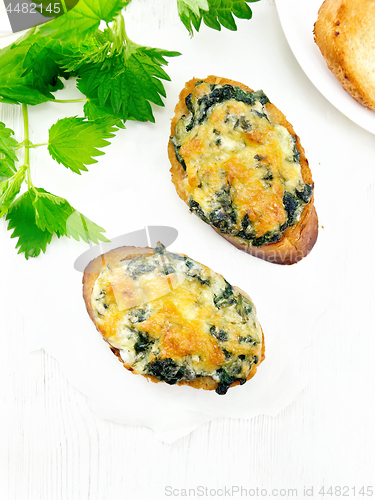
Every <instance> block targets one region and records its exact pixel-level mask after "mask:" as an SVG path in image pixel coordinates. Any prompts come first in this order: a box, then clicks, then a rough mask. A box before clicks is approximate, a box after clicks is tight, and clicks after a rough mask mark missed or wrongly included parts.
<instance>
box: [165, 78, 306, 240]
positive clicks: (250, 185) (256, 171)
mask: <svg viewBox="0 0 375 500" xmlns="http://www.w3.org/2000/svg"><path fill="white" fill-rule="evenodd" d="M228 89H229V90H228ZM227 90H228V92H227ZM266 102H268V99H267V98H266V96H264V94H262V93H259V92H258V93H249V92H247V93H245V92H244V91H241V90H240V89H238V88H236V87H232V86H230V85H225V86H221V85H215V84H209V83H205V82H203V83H202V82H201V83H199V82H198V83H197V85H196V87H195V89H194V91H193V92H192V93H191V94H190V95H189V96H188V100H187V107H188V109H189V110H190V113H189V114H188V115H185V116H183V117H182V118H181V119H180V120H179V121H178V122H177V125H176V129H175V135H174V136H173V137H172V142H173V144H174V147H175V151H176V157H177V159H178V161H180V162H181V164H182V165H183V167H184V169H185V172H186V176H185V178H184V179H183V188H184V190H185V193H186V196H187V199H188V201H189V204H190V208H191V210H192V211H194V212H195V213H196V214H197V215H199V216H200V217H201V218H202V219H203V220H204V221H205V222H208V223H209V224H211V225H213V226H215V227H216V228H218V229H219V231H221V232H222V233H224V234H231V235H233V236H236V237H239V238H244V239H245V240H249V241H250V242H251V244H255V245H257V241H256V240H257V239H258V241H259V243H260V244H263V243H267V242H269V241H276V240H277V238H280V237H281V234H282V232H283V231H285V229H286V228H287V227H288V225H292V224H295V223H296V222H297V221H298V220H299V217H300V215H301V213H302V210H303V207H304V206H305V204H306V203H307V202H308V200H309V199H310V197H311V193H312V187H311V186H309V185H306V184H305V183H304V181H303V178H302V173H301V166H300V164H299V152H298V150H297V149H296V139H295V137H294V136H292V135H291V134H290V133H289V132H288V130H287V129H286V128H285V127H283V126H282V125H279V124H276V123H273V122H272V121H271V119H270V117H269V116H268V114H267V110H266V108H265V107H264V104H265V103H266ZM223 193H224V194H225V196H224V194H223ZM244 229H245V231H244ZM265 235H266V237H267V238H268V240H267V241H264V242H263V243H262V241H263V240H260V239H261V238H262V237H263V236H265ZM272 235H275V237H274V239H273V240H272V239H271V238H272Z"/></svg>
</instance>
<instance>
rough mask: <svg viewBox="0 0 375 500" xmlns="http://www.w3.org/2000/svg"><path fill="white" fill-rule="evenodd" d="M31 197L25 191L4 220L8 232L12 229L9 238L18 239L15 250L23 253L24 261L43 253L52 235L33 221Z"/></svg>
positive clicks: (33, 212) (28, 192)
mask: <svg viewBox="0 0 375 500" xmlns="http://www.w3.org/2000/svg"><path fill="white" fill-rule="evenodd" d="M32 202H33V196H32V194H31V191H27V192H26V193H24V194H23V195H22V196H20V197H19V198H17V199H16V201H15V202H14V203H13V204H12V206H11V208H10V210H9V212H8V214H7V217H6V220H8V221H9V224H8V230H9V231H11V230H12V229H13V233H12V236H11V238H18V241H17V244H16V248H18V253H24V254H25V258H26V260H28V259H29V257H38V255H39V254H40V252H43V253H45V251H46V248H47V245H48V243H50V242H51V240H52V233H49V232H48V231H42V230H41V229H40V228H39V227H38V226H37V224H36V221H35V209H34V207H33V203H32Z"/></svg>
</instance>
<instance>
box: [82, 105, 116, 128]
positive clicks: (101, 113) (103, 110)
mask: <svg viewBox="0 0 375 500" xmlns="http://www.w3.org/2000/svg"><path fill="white" fill-rule="evenodd" d="M83 112H84V113H85V116H86V118H87V119H88V120H99V119H103V118H104V119H109V118H111V119H112V120H113V125H114V126H115V127H117V128H122V129H124V128H125V125H124V124H123V122H122V120H121V118H116V117H115V116H114V115H113V109H112V108H111V107H110V106H100V102H99V99H88V101H87V102H86V104H85V105H84V107H83Z"/></svg>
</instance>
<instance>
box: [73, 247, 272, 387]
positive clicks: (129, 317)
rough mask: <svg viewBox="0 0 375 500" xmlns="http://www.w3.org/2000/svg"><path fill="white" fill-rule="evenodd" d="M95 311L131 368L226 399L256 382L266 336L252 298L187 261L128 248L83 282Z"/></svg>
mask: <svg viewBox="0 0 375 500" xmlns="http://www.w3.org/2000/svg"><path fill="white" fill-rule="evenodd" d="M83 298H84V301H85V304H86V309H87V312H88V314H89V316H90V318H91V320H92V321H93V323H94V324H95V326H96V328H97V330H98V331H99V332H100V333H101V334H102V336H103V338H104V340H105V341H106V342H107V343H108V344H109V346H110V348H111V350H112V352H113V353H114V354H115V355H116V356H117V357H118V359H119V360H120V361H121V362H122V363H123V365H124V367H125V368H127V369H128V370H129V371H131V372H133V373H135V374H137V373H138V374H141V375H143V376H144V377H146V378H147V379H149V380H151V381H152V382H160V381H164V382H167V383H168V384H171V385H172V384H177V385H189V386H191V387H194V388H196V389H205V390H215V391H216V392H217V393H218V394H225V393H226V392H227V390H228V389H229V387H232V386H235V385H238V384H241V385H242V384H243V383H245V382H246V381H247V380H249V379H250V378H252V377H253V376H254V375H255V373H256V371H257V368H258V366H259V365H260V363H261V362H262V361H263V359H264V336H263V331H262V329H261V326H260V324H259V322H258V320H257V318H256V311H255V307H254V305H253V303H252V302H251V299H250V297H249V296H248V295H247V294H245V293H244V292H243V291H242V290H240V289H239V288H237V287H232V286H231V285H230V284H229V283H228V282H227V281H226V280H225V279H224V278H223V277H222V276H221V275H219V274H217V273H215V272H213V271H211V269H209V268H208V267H206V266H203V265H202V264H199V263H198V262H196V261H194V260H193V259H190V258H189V257H187V256H186V255H183V254H174V253H169V252H166V250H165V248H164V247H163V245H160V244H158V246H157V248H156V249H155V250H153V249H150V248H135V247H121V248H117V249H115V250H111V251H109V252H107V253H106V254H104V255H101V256H99V257H97V258H96V259H94V260H93V261H92V262H90V264H89V265H88V266H87V267H86V269H85V272H84V275H83Z"/></svg>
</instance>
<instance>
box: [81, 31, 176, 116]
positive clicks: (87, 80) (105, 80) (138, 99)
mask: <svg viewBox="0 0 375 500" xmlns="http://www.w3.org/2000/svg"><path fill="white" fill-rule="evenodd" d="M178 55H180V53H179V52H171V51H167V50H162V49H156V48H151V47H142V46H139V45H136V44H133V43H132V42H129V41H128V42H127V45H126V47H125V50H124V51H123V52H120V53H119V54H117V55H116V56H114V57H111V58H109V59H107V60H106V61H105V63H104V64H94V65H89V66H83V67H82V68H81V69H80V70H79V71H78V75H79V81H78V88H79V89H80V91H81V92H82V93H83V94H85V95H86V96H87V97H88V98H89V99H90V100H94V102H95V104H96V105H99V107H100V108H104V109H105V108H107V109H108V107H110V108H111V109H112V114H114V115H115V116H118V117H120V118H121V119H122V120H124V121H126V120H138V121H151V122H154V121H155V119H154V116H153V113H152V109H151V105H150V102H152V103H154V104H157V105H159V106H164V103H163V101H162V99H161V97H160V96H162V97H165V95H166V93H165V89H164V86H163V84H162V82H161V80H168V81H169V80H170V78H169V76H168V75H167V73H166V72H165V71H164V70H163V69H162V67H161V66H162V65H167V64H168V62H167V61H166V59H165V57H175V56H178Z"/></svg>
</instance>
